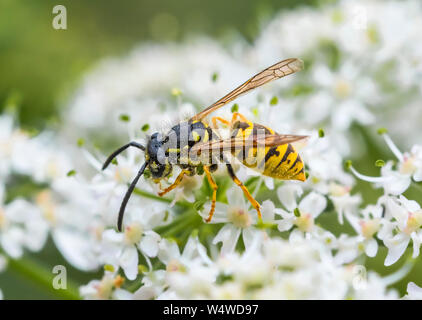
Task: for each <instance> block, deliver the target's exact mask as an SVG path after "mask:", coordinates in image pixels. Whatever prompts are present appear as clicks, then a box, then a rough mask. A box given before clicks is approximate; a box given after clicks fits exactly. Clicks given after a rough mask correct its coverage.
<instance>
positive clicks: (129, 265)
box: [120, 246, 138, 280]
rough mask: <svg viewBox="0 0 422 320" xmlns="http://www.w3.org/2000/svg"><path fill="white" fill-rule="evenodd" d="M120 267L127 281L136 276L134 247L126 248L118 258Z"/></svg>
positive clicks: (136, 253) (136, 267) (135, 252)
mask: <svg viewBox="0 0 422 320" xmlns="http://www.w3.org/2000/svg"><path fill="white" fill-rule="evenodd" d="M120 266H121V267H122V269H123V271H124V272H125V275H126V277H127V278H128V279H129V280H135V279H136V276H137V275H138V250H136V247H135V246H127V247H126V248H125V249H124V250H123V252H122V255H121V256H120Z"/></svg>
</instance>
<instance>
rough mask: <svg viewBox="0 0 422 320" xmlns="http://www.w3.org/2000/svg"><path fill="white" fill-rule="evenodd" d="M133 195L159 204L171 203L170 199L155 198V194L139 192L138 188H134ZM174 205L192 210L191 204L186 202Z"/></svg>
mask: <svg viewBox="0 0 422 320" xmlns="http://www.w3.org/2000/svg"><path fill="white" fill-rule="evenodd" d="M133 193H135V194H137V195H139V196H141V197H144V198H149V199H153V200H157V201H160V202H165V203H171V202H172V200H171V199H168V198H163V197H160V196H157V195H155V194H152V193H150V192H147V191H144V190H141V189H138V188H135V189H134V190H133ZM176 205H177V206H181V207H184V208H192V204H190V203H189V202H186V201H178V202H176Z"/></svg>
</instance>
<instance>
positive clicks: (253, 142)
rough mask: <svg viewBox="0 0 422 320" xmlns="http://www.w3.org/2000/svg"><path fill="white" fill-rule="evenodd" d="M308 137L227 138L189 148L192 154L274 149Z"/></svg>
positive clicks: (284, 135) (273, 135)
mask: <svg viewBox="0 0 422 320" xmlns="http://www.w3.org/2000/svg"><path fill="white" fill-rule="evenodd" d="M308 137H309V136H298V135H293V134H272V135H266V136H263V137H258V136H250V137H249V138H246V139H244V138H229V139H224V140H214V141H208V142H204V143H198V144H196V145H194V146H193V147H192V148H191V151H192V152H194V153H195V152H197V153H201V152H202V151H205V150H208V151H211V150H220V151H231V150H234V149H236V148H243V147H258V146H260V147H274V146H279V145H282V144H287V143H293V142H297V141H301V140H305V139H307V138H308Z"/></svg>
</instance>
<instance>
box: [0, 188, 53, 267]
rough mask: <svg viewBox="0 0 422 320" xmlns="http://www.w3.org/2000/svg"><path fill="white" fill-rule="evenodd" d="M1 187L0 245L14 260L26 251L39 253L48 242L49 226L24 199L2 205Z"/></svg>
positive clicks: (1, 192)
mask: <svg viewBox="0 0 422 320" xmlns="http://www.w3.org/2000/svg"><path fill="white" fill-rule="evenodd" d="M3 194H4V191H3V190H2V188H1V186H0V245H1V247H2V248H3V250H4V251H5V252H6V253H7V254H8V255H9V256H11V257H12V258H15V259H16V258H20V257H21V256H22V255H23V253H24V249H25V248H26V249H28V250H31V251H39V250H41V249H42V247H43V246H44V244H45V242H46V241H47V235H48V225H47V223H46V222H45V221H44V219H43V218H42V216H41V212H40V211H39V210H38V208H37V207H36V206H34V205H33V204H31V203H29V202H28V201H26V200H23V199H15V200H13V201H12V202H10V203H9V204H7V205H3V204H2V201H1V200H2V198H3Z"/></svg>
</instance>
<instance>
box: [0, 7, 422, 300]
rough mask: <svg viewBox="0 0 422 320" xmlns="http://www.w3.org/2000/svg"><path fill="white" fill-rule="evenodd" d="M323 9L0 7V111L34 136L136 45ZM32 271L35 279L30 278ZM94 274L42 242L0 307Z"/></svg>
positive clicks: (240, 30) (18, 264)
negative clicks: (92, 75)
mask: <svg viewBox="0 0 422 320" xmlns="http://www.w3.org/2000/svg"><path fill="white" fill-rule="evenodd" d="M327 2H330V1H317V0H311V1H305V0H285V1H280V0H260V1H256V0H231V1H223V0H213V1H197V0H196V1H194V0H179V1H174V0H158V1H146V0H127V1H100V0H62V1H51V0H43V1H41V0H38V1H23V0H1V1H0V72H1V73H0V111H1V109H2V108H4V107H5V106H8V105H16V106H17V107H18V108H19V117H20V121H21V125H22V126H23V127H26V128H32V129H42V128H44V127H45V126H47V125H48V124H49V123H50V121H51V120H54V119H55V118H56V117H57V114H58V110H59V108H60V107H62V106H64V104H65V101H66V100H67V99H68V98H69V96H70V95H71V93H72V92H73V90H74V89H75V88H76V86H77V84H78V83H79V81H80V79H81V77H82V75H83V74H84V73H85V72H87V71H89V70H90V68H92V67H94V66H95V63H96V62H97V61H99V60H100V59H101V58H103V57H106V56H110V55H120V54H125V53H127V52H128V50H130V49H131V48H133V47H135V46H137V45H139V43H141V42H143V41H156V42H165V41H176V42H180V41H183V40H186V39H188V38H190V37H192V36H200V35H206V36H210V37H213V38H216V39H218V40H220V41H221V42H222V43H223V44H224V43H227V42H228V41H230V39H231V35H233V34H240V35H241V36H243V37H244V38H245V39H246V41H253V39H254V38H255V36H256V35H257V34H258V33H259V30H260V29H261V27H262V25H264V24H265V22H266V21H269V20H270V19H271V18H272V17H273V16H274V15H275V14H277V13H278V12H279V11H280V10H285V9H289V8H294V7H296V6H300V5H310V6H319V5H322V4H325V3H327ZM58 4H61V5H64V6H65V7H66V8H67V30H55V29H53V27H52V20H53V17H54V15H53V13H52V9H53V7H54V6H55V5H58ZM354 130H360V129H359V128H354ZM368 139H370V138H369V136H368ZM367 142H368V144H369V145H370V146H371V149H372V152H371V154H368V158H369V159H368V158H367V159H365V161H364V162H362V165H363V163H366V166H367V164H368V163H369V164H371V163H374V161H375V160H377V159H379V158H382V157H383V156H385V155H384V154H383V151H382V150H378V149H377V144H379V141H378V142H376V143H375V142H374V141H370V140H368V141H367ZM361 168H364V169H363V170H362V171H364V172H366V173H368V174H377V172H378V169H376V168H375V166H373V167H367V168H365V167H363V166H361ZM359 188H360V189H361V190H365V191H368V192H364V193H365V200H368V201H370V200H371V199H374V196H375V195H377V194H379V190H378V191H374V190H373V189H372V188H371V187H370V186H369V185H368V184H365V183H361V184H360V185H359ZM409 192H410V193H412V192H413V191H412V190H410V191H409ZM409 196H411V195H409ZM413 196H414V195H413ZM321 223H329V222H326V221H321ZM385 255H386V251H385V250H382V251H381V252H380V253H379V255H378V256H377V258H376V259H371V260H370V262H369V265H370V266H371V267H373V268H375V269H377V271H380V270H383V271H384V273H391V272H392V271H393V270H395V269H397V268H399V267H400V266H401V265H402V262H403V261H402V262H399V263H397V264H395V265H394V266H393V267H391V268H383V267H382V265H383V261H384V258H385ZM402 260H403V259H402ZM57 264H63V265H65V266H66V267H67V270H68V278H69V279H72V281H74V283H68V286H69V290H67V291H62V292H57V291H55V290H52V289H51V290H49V289H48V286H49V284H51V279H52V278H53V276H54V275H53V274H52V273H51V272H48V271H49V270H50V271H51V270H52V268H53V266H54V265H57ZM421 264H422V263H420V262H419V263H418V265H417V266H416V267H415V269H414V271H413V272H412V274H411V275H409V276H408V277H407V278H406V279H404V280H403V281H401V282H400V283H399V285H398V286H397V287H398V288H399V289H400V291H401V293H404V292H405V285H406V283H407V279H408V278H410V277H412V278H413V279H415V272H416V271H415V270H417V269H420V268H421V267H422V265H421ZM40 266H41V267H42V270H43V271H40V272H37V271H39V270H38V269H37V268H39V267H40ZM35 274H36V275H37V276H35V277H34V275H35ZM101 274H102V272H101V271H100V272H98V273H97V274H92V273H82V272H79V271H78V270H76V269H74V268H72V267H70V266H69V265H68V264H67V263H66V262H65V260H64V259H63V258H62V257H61V256H60V253H59V252H58V251H57V250H56V249H55V247H54V245H53V244H52V242H51V241H49V244H48V245H47V246H46V247H45V248H44V249H43V251H42V252H41V253H37V254H26V256H25V258H24V259H23V260H19V261H11V262H10V266H9V268H8V270H7V271H6V272H4V273H1V274H0V287H1V288H2V290H3V293H4V295H5V297H6V298H7V299H48V298H55V299H57V298H72V297H75V295H77V287H78V286H79V285H80V284H85V283H87V282H88V281H89V280H91V279H93V278H100V277H101ZM40 275H41V276H40ZM418 277H421V276H420V275H418ZM50 286H51V285H50ZM58 294H59V295H58Z"/></svg>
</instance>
